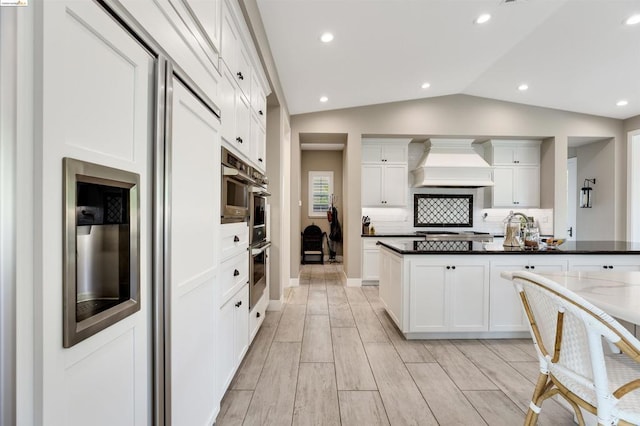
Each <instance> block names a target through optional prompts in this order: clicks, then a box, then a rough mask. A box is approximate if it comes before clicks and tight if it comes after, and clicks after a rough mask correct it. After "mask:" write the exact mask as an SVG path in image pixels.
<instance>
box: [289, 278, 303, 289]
mask: <svg viewBox="0 0 640 426" xmlns="http://www.w3.org/2000/svg"><path fill="white" fill-rule="evenodd" d="M289 287H300V278H291V279H290V280H289Z"/></svg>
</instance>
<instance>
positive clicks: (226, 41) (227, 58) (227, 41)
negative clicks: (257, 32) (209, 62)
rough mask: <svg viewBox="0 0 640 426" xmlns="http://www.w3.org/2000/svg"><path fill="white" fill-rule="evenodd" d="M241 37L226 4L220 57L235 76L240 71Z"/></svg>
mask: <svg viewBox="0 0 640 426" xmlns="http://www.w3.org/2000/svg"><path fill="white" fill-rule="evenodd" d="M240 43H241V41H240V37H239V33H238V29H237V27H236V23H235V22H234V20H233V16H232V15H231V11H229V7H228V6H227V5H226V4H224V2H223V6H222V25H221V39H220V58H221V59H222V61H223V62H224V63H225V65H226V66H227V68H228V69H229V71H231V74H232V75H233V76H234V80H235V76H236V73H237V72H238V61H239V59H238V55H239V53H238V49H239V48H238V46H239V45H240Z"/></svg>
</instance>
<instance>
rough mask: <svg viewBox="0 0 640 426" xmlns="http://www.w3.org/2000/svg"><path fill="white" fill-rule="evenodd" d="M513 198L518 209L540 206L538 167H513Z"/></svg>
mask: <svg viewBox="0 0 640 426" xmlns="http://www.w3.org/2000/svg"><path fill="white" fill-rule="evenodd" d="M514 171H515V179H514V181H515V185H516V186H515V189H514V191H513V197H514V201H515V204H516V205H517V206H518V207H539V206H540V167H538V166H533V167H527V166H524V167H514Z"/></svg>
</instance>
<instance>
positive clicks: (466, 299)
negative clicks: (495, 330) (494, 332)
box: [448, 264, 489, 331]
mask: <svg viewBox="0 0 640 426" xmlns="http://www.w3.org/2000/svg"><path fill="white" fill-rule="evenodd" d="M488 269H489V266H488V265H460V264H457V265H456V269H455V270H451V271H448V273H449V278H450V282H449V288H450V291H451V302H450V306H451V330H452V331H487V330H488V329H489V326H488V323H489V312H488V306H489V304H488V303H487V302H488V300H487V298H488V297H489V287H488V286H489V271H488Z"/></svg>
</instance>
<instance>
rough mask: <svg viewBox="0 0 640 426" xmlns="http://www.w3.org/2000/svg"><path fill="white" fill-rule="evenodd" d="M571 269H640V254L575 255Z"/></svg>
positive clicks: (570, 264)
mask: <svg viewBox="0 0 640 426" xmlns="http://www.w3.org/2000/svg"><path fill="white" fill-rule="evenodd" d="M569 270H570V271H605V270H606V271H617V272H627V271H640V256H616V255H611V256H589V255H587V256H573V257H571V259H570V260H569Z"/></svg>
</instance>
